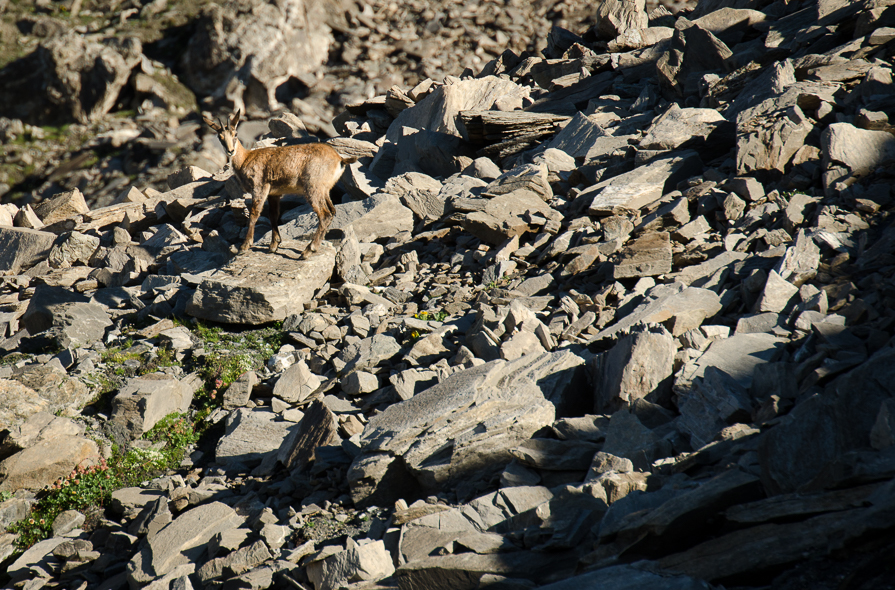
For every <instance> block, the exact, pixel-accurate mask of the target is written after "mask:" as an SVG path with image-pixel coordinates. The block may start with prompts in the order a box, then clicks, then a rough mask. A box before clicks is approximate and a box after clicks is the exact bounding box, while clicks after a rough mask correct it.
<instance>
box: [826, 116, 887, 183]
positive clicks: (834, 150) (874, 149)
mask: <svg viewBox="0 0 895 590" xmlns="http://www.w3.org/2000/svg"><path fill="white" fill-rule="evenodd" d="M820 143H821V148H822V149H823V155H824V164H826V165H827V166H829V165H831V164H834V163H835V164H842V165H844V166H845V167H846V168H848V170H849V172H851V173H852V174H855V175H857V176H864V175H865V174H868V173H870V172H871V171H872V170H874V169H875V168H876V167H877V166H879V165H881V164H883V163H884V162H887V161H890V160H892V159H893V158H895V137H892V134H891V133H889V132H888V131H873V130H869V129H858V128H857V127H855V126H854V125H851V124H850V123H833V124H831V125H830V126H829V127H827V128H826V129H825V130H824V132H823V133H821V135H820Z"/></svg>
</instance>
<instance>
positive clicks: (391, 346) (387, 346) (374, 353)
mask: <svg viewBox="0 0 895 590" xmlns="http://www.w3.org/2000/svg"><path fill="white" fill-rule="evenodd" d="M400 352H401V345H400V344H398V341H397V340H395V339H394V338H393V337H391V336H388V335H387V334H375V335H373V336H371V337H369V338H364V339H363V340H361V341H360V342H357V343H356V344H350V345H348V346H346V347H345V348H344V349H342V352H340V353H339V356H338V357H336V360H338V361H339V363H338V364H337V365H336V368H337V369H338V370H339V373H341V374H342V375H348V374H349V373H351V372H353V371H359V370H363V369H372V368H373V367H375V366H376V365H378V364H379V363H381V362H383V361H386V360H389V359H391V358H394V357H395V356H397V355H398V353H400Z"/></svg>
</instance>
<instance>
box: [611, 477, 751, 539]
mask: <svg viewBox="0 0 895 590" xmlns="http://www.w3.org/2000/svg"><path fill="white" fill-rule="evenodd" d="M761 496H762V489H761V482H760V481H759V479H758V478H757V477H755V476H754V475H750V474H747V473H744V472H743V471H740V470H739V469H735V468H734V469H729V470H727V471H724V472H723V473H721V474H720V475H717V476H715V477H713V478H712V479H709V480H708V481H706V482H704V483H702V484H701V485H699V486H697V487H695V488H693V489H690V490H687V491H686V492H684V493H679V494H676V495H675V496H674V497H672V498H671V499H669V500H667V501H666V502H664V503H663V504H662V505H660V506H659V507H657V508H654V509H652V510H647V511H644V512H643V513H640V514H639V515H638V516H639V518H635V519H632V520H631V521H629V522H628V523H627V525H626V526H623V527H622V528H620V529H619V531H618V536H619V537H620V538H625V539H631V540H636V541H635V544H637V545H641V546H642V545H647V544H651V545H652V546H654V547H655V546H657V544H658V543H659V542H661V543H662V545H664V546H665V547H667V548H670V549H672V550H673V549H674V548H675V543H679V542H680V541H681V539H682V538H683V537H682V536H685V535H687V534H688V532H689V531H691V530H693V529H696V528H698V527H701V526H703V524H704V520H705V518H707V517H708V516H710V515H712V514H716V513H718V512H720V511H722V510H724V509H725V508H727V507H729V506H733V505H735V504H741V503H744V502H748V501H751V500H757V499H759V498H760V497H761Z"/></svg>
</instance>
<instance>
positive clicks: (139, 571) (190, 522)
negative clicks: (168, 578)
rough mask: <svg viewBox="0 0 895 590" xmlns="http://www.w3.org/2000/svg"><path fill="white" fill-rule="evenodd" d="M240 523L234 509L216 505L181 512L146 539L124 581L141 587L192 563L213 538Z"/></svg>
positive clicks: (213, 503) (132, 561)
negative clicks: (126, 580) (126, 579)
mask: <svg viewBox="0 0 895 590" xmlns="http://www.w3.org/2000/svg"><path fill="white" fill-rule="evenodd" d="M242 521H243V518H242V517H240V516H239V515H238V514H237V513H236V511H235V510H233V509H232V508H230V507H229V506H227V505H226V504H222V503H220V502H212V503H210V504H203V505H201V506H197V507H195V508H192V509H190V510H187V511H186V512H183V513H181V514H180V515H179V516H178V517H177V518H176V519H174V521H173V522H171V524H169V525H167V526H166V527H165V528H163V529H161V530H160V531H159V532H158V533H157V534H156V535H155V536H154V537H152V538H150V539H148V542H147V543H146V544H145V545H143V547H142V549H141V550H140V551H139V552H138V553H137V554H136V555H135V556H134V557H133V558H132V559H131V560H130V561H129V562H128V563H127V577H128V582H129V583H131V584H140V585H145V584H146V583H148V582H150V581H152V580H154V579H155V578H157V577H160V576H164V575H166V574H169V573H171V572H173V571H174V570H175V569H176V568H177V567H179V566H183V565H187V564H191V562H192V563H194V562H195V560H196V559H198V558H199V557H200V556H201V555H202V554H203V553H204V552H205V544H206V543H208V541H209V540H210V539H211V538H212V537H213V536H214V535H216V534H218V533H220V532H222V531H225V530H228V529H232V528H236V527H238V526H239V525H240V524H241V523H242ZM191 567H195V566H192V565H191ZM191 571H192V570H191ZM180 575H183V574H180ZM178 577H179V575H178Z"/></svg>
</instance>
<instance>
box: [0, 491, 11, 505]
mask: <svg viewBox="0 0 895 590" xmlns="http://www.w3.org/2000/svg"><path fill="white" fill-rule="evenodd" d="M13 496H15V494H13V493H12V492H7V491H5V490H4V491H2V492H0V502H6V501H7V500H11V499H12V498H13Z"/></svg>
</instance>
